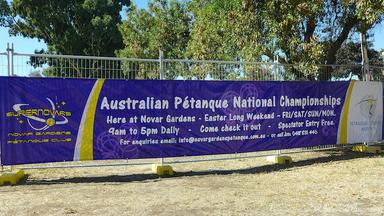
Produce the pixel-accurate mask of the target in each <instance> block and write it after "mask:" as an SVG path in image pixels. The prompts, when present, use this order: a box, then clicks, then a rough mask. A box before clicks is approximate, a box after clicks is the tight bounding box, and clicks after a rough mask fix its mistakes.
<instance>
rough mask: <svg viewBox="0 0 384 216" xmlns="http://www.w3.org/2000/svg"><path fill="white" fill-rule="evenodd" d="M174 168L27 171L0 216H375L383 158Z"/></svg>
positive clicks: (333, 155) (339, 156)
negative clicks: (160, 172) (162, 173)
mask: <svg viewBox="0 0 384 216" xmlns="http://www.w3.org/2000/svg"><path fill="white" fill-rule="evenodd" d="M291 156H292V158H293V160H294V161H295V162H294V163H293V164H290V165H271V164H268V163H267V162H266V160H265V158H250V159H237V160H229V161H212V162H200V163H190V164H176V165H173V167H174V170H175V171H176V174H175V176H174V177H171V178H158V177H157V176H155V175H153V174H152V173H151V172H150V167H149V166H119V167H92V168H58V169H38V170H26V173H27V174H28V175H29V178H28V180H27V181H26V182H24V183H23V184H22V185H19V186H13V187H9V186H7V187H0V194H1V196H2V199H0V215H16V214H17V215H284V214H289V215H346V214H348V215H381V214H382V212H384V207H383V205H382V203H383V201H384V194H383V193H382V191H384V184H383V183H382V182H383V180H384V172H383V171H382V170H383V165H384V157H382V155H368V154H363V153H353V152H344V151H321V152H309V153H301V154H292V155H291Z"/></svg>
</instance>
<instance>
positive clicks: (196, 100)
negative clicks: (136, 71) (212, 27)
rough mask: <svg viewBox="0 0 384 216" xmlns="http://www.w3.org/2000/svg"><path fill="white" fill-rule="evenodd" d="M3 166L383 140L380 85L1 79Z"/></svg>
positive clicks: (352, 82)
mask: <svg viewBox="0 0 384 216" xmlns="http://www.w3.org/2000/svg"><path fill="white" fill-rule="evenodd" d="M0 124H1V127H0V144H1V163H2V164H4V165H14V164H29V163H44V162H60V161H79V160H107V159H139V158H161V157H179V156H197V155H213V154H231V153H243V152H254V151H264V150H277V149H289V148H301V147H309V146H317V145H329V144H346V143H359V142H369V141H378V140H382V139H383V138H382V136H383V85H382V83H381V82H360V81H351V82H347V81H342V82H307V81H294V82H292V81H290V82H276V81H190V80H188V81H171V80H131V81H127V80H103V79H98V80H95V79H58V78H17V77H0Z"/></svg>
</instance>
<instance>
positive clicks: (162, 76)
mask: <svg viewBox="0 0 384 216" xmlns="http://www.w3.org/2000/svg"><path fill="white" fill-rule="evenodd" d="M159 66H160V79H161V80H163V79H164V78H165V77H164V53H163V51H162V50H159Z"/></svg>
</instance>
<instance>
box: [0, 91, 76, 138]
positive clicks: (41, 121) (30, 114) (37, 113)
mask: <svg viewBox="0 0 384 216" xmlns="http://www.w3.org/2000/svg"><path fill="white" fill-rule="evenodd" d="M46 99H47V101H48V103H47V106H46V107H32V106H31V105H30V104H15V105H13V106H12V109H13V111H11V112H7V113H6V116H7V117H14V118H15V119H16V121H17V122H18V123H19V124H20V125H21V124H25V123H27V124H28V125H29V126H30V127H31V128H32V129H33V130H35V131H45V130H47V129H48V128H50V127H54V126H55V125H65V124H67V123H68V117H70V116H71V115H72V113H71V112H67V111H64V110H63V107H64V106H65V104H66V103H65V102H64V101H60V102H59V101H57V99H56V102H53V100H52V99H51V98H46Z"/></svg>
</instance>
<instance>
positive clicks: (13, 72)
mask: <svg viewBox="0 0 384 216" xmlns="http://www.w3.org/2000/svg"><path fill="white" fill-rule="evenodd" d="M14 51H15V50H14V49H13V43H11V52H10V53H11V76H15V71H14V63H13V57H14Z"/></svg>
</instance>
